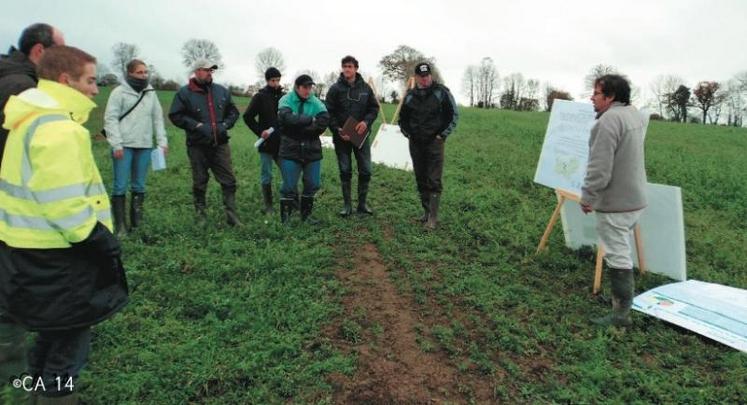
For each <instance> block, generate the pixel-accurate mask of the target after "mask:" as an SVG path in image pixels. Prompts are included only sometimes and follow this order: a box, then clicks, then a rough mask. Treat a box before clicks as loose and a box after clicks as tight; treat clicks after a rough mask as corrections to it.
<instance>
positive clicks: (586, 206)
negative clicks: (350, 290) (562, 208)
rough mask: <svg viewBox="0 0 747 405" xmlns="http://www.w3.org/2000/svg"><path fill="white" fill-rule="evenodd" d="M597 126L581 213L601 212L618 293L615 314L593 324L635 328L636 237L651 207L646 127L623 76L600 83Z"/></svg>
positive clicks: (596, 98)
mask: <svg viewBox="0 0 747 405" xmlns="http://www.w3.org/2000/svg"><path fill="white" fill-rule="evenodd" d="M591 101H592V103H593V104H594V111H596V113H597V122H596V123H595V124H594V126H593V127H592V129H591V137H590V138H589V163H588V166H587V168H586V178H585V179H584V185H583V187H582V188H581V191H582V194H581V209H582V210H583V212H584V213H586V214H588V213H590V212H592V211H596V220H597V226H596V228H597V234H598V235H599V240H600V241H601V244H602V246H604V250H605V255H604V261H605V263H606V265H607V266H606V267H607V270H608V274H609V279H610V284H611V287H612V288H611V289H612V313H611V314H609V315H607V316H604V317H601V318H596V319H593V320H592V322H594V323H596V324H598V325H602V326H611V325H612V326H630V325H632V322H631V319H630V308H631V305H632V303H633V290H634V287H635V280H634V278H633V260H632V258H631V255H632V248H631V246H630V233H631V231H632V230H633V228H634V227H635V225H636V224H637V223H638V220H639V219H640V217H641V213H642V212H643V209H644V208H645V207H646V168H645V164H644V162H645V161H644V154H643V133H644V129H645V128H644V127H643V125H644V122H643V119H642V117H641V115H640V114H639V112H638V110H636V108H635V107H633V106H632V105H630V84H629V83H628V81H627V79H625V78H624V77H622V76H620V75H604V76H602V77H600V78H598V79H597V80H596V81H595V82H594V94H593V95H592V96H591Z"/></svg>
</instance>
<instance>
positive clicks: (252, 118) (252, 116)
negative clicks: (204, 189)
mask: <svg viewBox="0 0 747 405" xmlns="http://www.w3.org/2000/svg"><path fill="white" fill-rule="evenodd" d="M265 80H266V81H267V86H265V87H264V88H262V90H260V91H258V92H257V94H255V95H254V97H252V101H251V102H250V103H249V107H247V109H246V111H245V112H244V122H246V125H247V126H248V127H249V129H251V130H252V132H254V134H255V135H257V137H259V138H262V139H263V141H262V143H261V144H260V145H259V148H258V149H259V159H260V164H261V176H260V184H261V186H262V196H263V197H264V203H265V207H264V211H265V213H266V214H270V213H272V165H273V164H277V165H278V166H279V165H280V161H279V160H278V153H279V152H280V134H274V132H275V131H276V130H277V129H278V101H279V100H280V97H282V96H283V94H285V93H284V92H283V88H282V86H281V85H280V71H279V70H277V69H276V68H274V67H271V68H269V69H267V71H265ZM257 117H259V121H257ZM273 134H274V135H273Z"/></svg>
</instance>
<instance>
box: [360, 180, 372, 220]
mask: <svg viewBox="0 0 747 405" xmlns="http://www.w3.org/2000/svg"><path fill="white" fill-rule="evenodd" d="M368 183H369V180H360V179H358V210H357V211H358V213H359V214H366V215H373V211H372V210H371V208H369V207H368V204H366V199H367V198H368Z"/></svg>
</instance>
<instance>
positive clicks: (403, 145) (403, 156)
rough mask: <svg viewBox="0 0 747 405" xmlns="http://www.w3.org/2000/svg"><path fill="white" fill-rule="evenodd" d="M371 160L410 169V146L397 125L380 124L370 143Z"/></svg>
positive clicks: (397, 167)
mask: <svg viewBox="0 0 747 405" xmlns="http://www.w3.org/2000/svg"><path fill="white" fill-rule="evenodd" d="M371 161H372V162H374V163H380V164H383V165H384V166H389V167H393V168H395V169H402V170H407V171H412V158H410V146H409V143H408V141H407V138H405V136H404V135H402V131H400V129H399V125H392V124H381V126H380V127H379V132H377V133H376V138H374V141H373V143H372V144H371Z"/></svg>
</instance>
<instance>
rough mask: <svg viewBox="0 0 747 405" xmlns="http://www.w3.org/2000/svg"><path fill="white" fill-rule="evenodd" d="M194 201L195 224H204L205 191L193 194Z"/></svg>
mask: <svg viewBox="0 0 747 405" xmlns="http://www.w3.org/2000/svg"><path fill="white" fill-rule="evenodd" d="M194 203H195V220H196V222H197V225H199V226H205V225H206V224H207V213H206V212H205V211H206V208H207V204H206V203H205V193H196V194H194Z"/></svg>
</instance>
